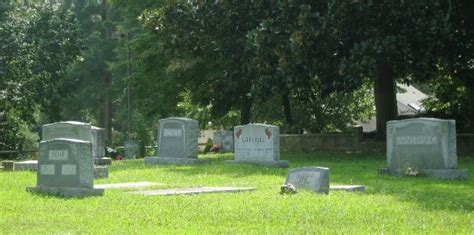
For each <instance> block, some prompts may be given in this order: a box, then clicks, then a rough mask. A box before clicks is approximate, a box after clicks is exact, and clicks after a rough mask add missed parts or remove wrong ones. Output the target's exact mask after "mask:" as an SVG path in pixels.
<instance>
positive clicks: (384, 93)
mask: <svg viewBox="0 0 474 235" xmlns="http://www.w3.org/2000/svg"><path fill="white" fill-rule="evenodd" d="M376 72H377V74H376V76H375V81H374V96H375V112H376V119H377V121H376V125H377V139H379V140H384V139H385V138H386V133H387V121H390V120H394V119H395V118H396V117H397V114H398V109H397V97H396V85H395V79H394V75H393V68H392V66H391V65H390V64H389V63H388V62H387V60H386V59H384V58H380V59H378V60H377V71H376Z"/></svg>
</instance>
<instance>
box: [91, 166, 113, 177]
mask: <svg viewBox="0 0 474 235" xmlns="http://www.w3.org/2000/svg"><path fill="white" fill-rule="evenodd" d="M103 178H109V168H107V167H106V166H94V179H103Z"/></svg>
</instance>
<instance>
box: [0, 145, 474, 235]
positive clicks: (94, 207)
mask: <svg viewBox="0 0 474 235" xmlns="http://www.w3.org/2000/svg"><path fill="white" fill-rule="evenodd" d="M200 158H207V159H211V160H212V164H210V165H195V166H173V165H161V166H145V165H144V164H143V160H142V159H140V160H133V161H118V162H117V161H115V162H114V163H113V166H111V167H110V168H109V169H110V172H109V178H108V179H103V180H96V181H95V182H94V183H95V184H105V183H120V182H142V181H149V182H158V183H163V185H160V186H155V187H149V188H175V187H197V186H234V187H256V188H257V190H256V191H253V192H239V193H219V194H200V195H179V196H147V197H146V196H142V195H132V194H128V193H126V192H127V191H126V190H124V189H107V190H106V191H105V194H104V196H102V197H89V198H75V199H64V198H59V197H52V196H45V195H38V194H32V193H28V192H26V191H25V188H26V187H27V186H35V185H36V173H35V172H0V234H9V233H31V234H33V233H35V234H36V233H47V234H50V233H54V234H70V233H72V234H75V233H98V234H104V233H107V234H114V233H118V234H129V233H135V234H142V233H145V234H150V233H192V234H193V233H199V234H205V233H258V234H262V233H272V234H273V233H284V234H294V233H296V234H301V233H327V232H329V233H350V234H354V233H357V234H359V233H364V234H365V233H410V234H411V233H435V234H446V233H448V234H453V233H455V234H473V233H474V213H473V211H474V180H473V177H474V175H473V174H474V158H473V157H461V158H460V159H459V165H460V168H468V169H469V173H470V175H471V178H470V179H469V180H465V181H447V180H440V179H432V178H412V177H403V178H399V177H393V176H388V175H378V174H377V170H378V169H379V168H382V167H385V166H386V163H385V157H384V154H374V153H360V154H348V153H332V152H315V153H283V154H282V159H285V160H290V168H297V167H303V166H324V167H329V168H330V180H331V184H363V185H366V186H367V190H366V192H365V193H350V192H336V191H333V192H330V193H329V195H322V194H315V193H311V192H303V191H301V192H299V193H297V194H295V195H280V194H279V189H280V186H281V185H282V184H283V183H284V181H285V177H286V174H287V172H288V169H276V168H267V167H261V166H251V165H233V164H224V163H223V160H228V159H232V158H233V156H232V155H231V154H221V155H200Z"/></svg>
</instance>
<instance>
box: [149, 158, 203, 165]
mask: <svg viewBox="0 0 474 235" xmlns="http://www.w3.org/2000/svg"><path fill="white" fill-rule="evenodd" d="M209 163H211V161H210V160H205V159H197V158H184V157H183V158H177V157H146V158H145V164H149V165H158V164H176V165H191V164H209Z"/></svg>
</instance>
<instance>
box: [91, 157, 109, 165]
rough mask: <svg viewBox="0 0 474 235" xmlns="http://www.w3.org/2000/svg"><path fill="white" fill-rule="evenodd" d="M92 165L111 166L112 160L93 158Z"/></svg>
mask: <svg viewBox="0 0 474 235" xmlns="http://www.w3.org/2000/svg"><path fill="white" fill-rule="evenodd" d="M94 165H99V166H105V165H112V159H111V158H109V157H103V158H94Z"/></svg>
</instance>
